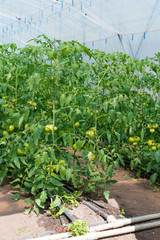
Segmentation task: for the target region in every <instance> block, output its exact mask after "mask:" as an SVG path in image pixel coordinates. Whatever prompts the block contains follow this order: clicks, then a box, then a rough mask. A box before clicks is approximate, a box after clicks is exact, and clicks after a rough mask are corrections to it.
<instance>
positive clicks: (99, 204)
mask: <svg viewBox="0 0 160 240" xmlns="http://www.w3.org/2000/svg"><path fill="white" fill-rule="evenodd" d="M87 200H88V201H90V202H92V203H94V204H96V205H97V206H99V207H101V208H104V209H108V207H106V206H104V205H103V204H102V203H99V202H97V201H95V200H92V199H90V198H87Z"/></svg>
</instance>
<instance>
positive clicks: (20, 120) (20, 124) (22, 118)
mask: <svg viewBox="0 0 160 240" xmlns="http://www.w3.org/2000/svg"><path fill="white" fill-rule="evenodd" d="M23 120H24V116H22V117H21V118H20V119H19V123H18V126H19V128H21V126H22V123H23Z"/></svg>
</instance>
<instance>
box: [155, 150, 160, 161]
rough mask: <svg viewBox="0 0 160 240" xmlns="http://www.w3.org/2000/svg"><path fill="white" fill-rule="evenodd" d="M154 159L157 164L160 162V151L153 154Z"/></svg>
mask: <svg viewBox="0 0 160 240" xmlns="http://www.w3.org/2000/svg"><path fill="white" fill-rule="evenodd" d="M155 159H156V162H157V163H159V162H160V150H158V151H157V152H156V153H155Z"/></svg>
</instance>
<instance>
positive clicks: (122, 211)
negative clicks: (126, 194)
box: [121, 208, 126, 216]
mask: <svg viewBox="0 0 160 240" xmlns="http://www.w3.org/2000/svg"><path fill="white" fill-rule="evenodd" d="M125 214H126V213H125V211H124V209H123V208H122V210H121V215H123V216H124V215H125Z"/></svg>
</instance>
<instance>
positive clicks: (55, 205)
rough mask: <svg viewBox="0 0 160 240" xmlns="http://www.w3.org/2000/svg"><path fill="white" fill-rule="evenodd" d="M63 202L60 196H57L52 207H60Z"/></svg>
mask: <svg viewBox="0 0 160 240" xmlns="http://www.w3.org/2000/svg"><path fill="white" fill-rule="evenodd" d="M60 204H61V200H60V198H59V197H58V196H56V198H55V200H54V201H53V202H52V203H51V204H50V205H51V208H55V207H58V206H59V205H60Z"/></svg>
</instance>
